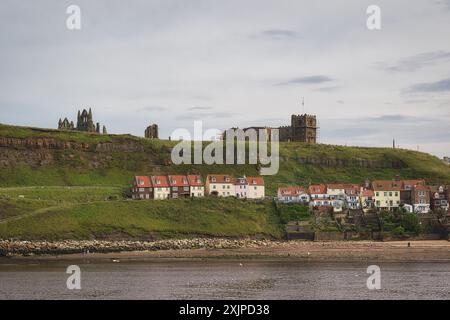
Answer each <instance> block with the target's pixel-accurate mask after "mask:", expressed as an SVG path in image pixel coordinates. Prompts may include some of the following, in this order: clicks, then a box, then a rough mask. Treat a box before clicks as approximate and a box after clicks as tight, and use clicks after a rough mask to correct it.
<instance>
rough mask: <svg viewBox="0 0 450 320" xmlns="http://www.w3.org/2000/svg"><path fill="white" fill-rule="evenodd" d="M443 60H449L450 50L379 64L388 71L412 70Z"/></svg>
mask: <svg viewBox="0 0 450 320" xmlns="http://www.w3.org/2000/svg"><path fill="white" fill-rule="evenodd" d="M445 61H450V52H448V51H434V52H425V53H421V54H418V55H415V56H412V57H408V58H405V59H401V60H398V61H397V62H395V63H393V64H387V63H381V64H380V65H381V67H382V68H383V69H385V70H386V71H388V72H412V71H416V70H419V69H421V68H424V67H426V66H431V65H434V64H436V63H439V62H445Z"/></svg>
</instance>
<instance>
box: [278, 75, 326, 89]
mask: <svg viewBox="0 0 450 320" xmlns="http://www.w3.org/2000/svg"><path fill="white" fill-rule="evenodd" d="M330 81H333V79H332V78H330V77H327V76H323V75H316V76H307V77H299V78H293V79H290V80H288V81H286V82H281V83H278V84H277V85H279V86H284V85H295V84H321V83H326V82H330Z"/></svg>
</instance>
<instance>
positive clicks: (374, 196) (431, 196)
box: [277, 178, 450, 213]
mask: <svg viewBox="0 0 450 320" xmlns="http://www.w3.org/2000/svg"><path fill="white" fill-rule="evenodd" d="M277 199H278V201H281V202H298V203H304V204H309V205H311V206H314V207H332V208H333V210H334V211H335V212H341V211H342V210H344V209H363V210H364V211H369V210H371V209H378V210H393V209H396V208H399V207H403V208H405V209H406V210H407V211H409V212H416V213H427V212H429V211H430V210H445V211H448V210H449V199H450V186H428V185H426V183H425V181H424V180H400V179H398V178H396V179H393V180H375V181H372V182H370V181H366V183H365V184H364V185H360V184H318V185H310V186H309V187H281V188H279V189H278V193H277Z"/></svg>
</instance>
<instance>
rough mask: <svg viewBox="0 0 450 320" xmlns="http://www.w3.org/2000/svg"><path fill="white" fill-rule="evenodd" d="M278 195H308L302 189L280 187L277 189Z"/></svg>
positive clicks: (304, 189)
mask: <svg viewBox="0 0 450 320" xmlns="http://www.w3.org/2000/svg"><path fill="white" fill-rule="evenodd" d="M278 193H281V195H283V196H294V195H295V196H296V195H299V194H304V193H308V191H307V190H306V188H303V187H281V188H278Z"/></svg>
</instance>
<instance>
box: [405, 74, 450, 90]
mask: <svg viewBox="0 0 450 320" xmlns="http://www.w3.org/2000/svg"><path fill="white" fill-rule="evenodd" d="M447 91H450V78H447V79H443V80H440V81H436V82H426V83H419V84H416V85H413V86H411V87H409V88H408V89H406V92H409V93H414V92H425V93H428V92H447Z"/></svg>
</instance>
